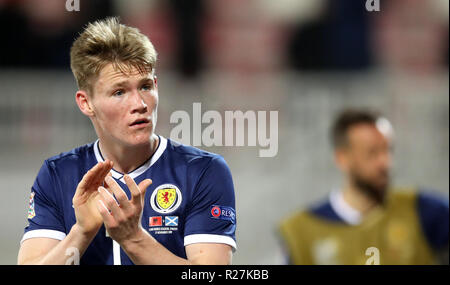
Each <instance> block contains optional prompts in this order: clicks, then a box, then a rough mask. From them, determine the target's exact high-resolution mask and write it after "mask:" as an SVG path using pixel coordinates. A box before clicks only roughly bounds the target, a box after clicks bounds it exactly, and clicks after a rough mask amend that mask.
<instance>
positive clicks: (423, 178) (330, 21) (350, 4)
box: [0, 0, 449, 264]
mask: <svg viewBox="0 0 450 285" xmlns="http://www.w3.org/2000/svg"><path fill="white" fill-rule="evenodd" d="M65 2H66V1H65V0H0V33H1V35H2V39H1V45H0V134H1V135H0V161H1V163H0V195H1V199H0V211H1V216H0V218H1V219H0V229H1V230H0V264H15V263H16V257H17V252H18V248H19V241H20V239H21V237H22V233H23V228H24V226H25V225H26V213H27V207H28V199H29V192H30V187H31V185H32V183H33V181H34V179H35V176H36V174H37V171H38V170H39V168H40V166H41V164H42V162H43V160H44V159H46V158H48V157H49V156H52V155H55V154H57V153H60V152H62V151H67V150H69V149H71V148H73V147H75V146H78V145H81V144H85V143H87V142H91V141H93V140H94V139H95V138H96V137H95V133H94V131H93V128H92V127H91V123H90V121H89V120H88V119H87V118H85V117H84V116H83V115H82V114H81V112H79V110H78V108H77V106H76V104H75V100H74V94H75V91H76V85H75V81H74V79H73V77H72V74H71V72H70V67H69V48H70V46H71V43H72V41H73V39H74V38H75V37H76V35H77V33H78V32H79V31H80V30H81V29H82V27H83V26H84V25H85V24H86V23H87V22H89V21H93V20H95V19H99V18H104V17H106V16H110V15H118V16H120V17H121V19H122V21H123V22H125V23H128V24H131V25H134V26H137V27H139V28H140V29H141V31H143V32H144V33H145V34H147V35H148V36H149V38H150V39H151V41H152V42H153V44H154V45H155V47H156V49H157V51H158V52H159V65H158V67H157V74H158V83H159V96H160V106H159V114H158V115H159V118H158V119H159V121H158V125H157V132H158V133H159V134H162V135H163V136H166V137H169V134H170V130H171V128H173V127H174V125H171V124H170V123H169V118H170V114H171V113H172V112H174V111H176V110H185V111H187V112H188V113H190V114H192V104H193V103H194V102H201V103H202V110H203V112H204V111H206V110H217V111H219V112H221V113H222V114H223V112H224V111H225V110H241V111H243V112H245V111H247V110H254V111H257V110H265V111H279V146H278V154H277V155H276V156H275V157H273V158H260V157H259V156H258V148H257V147H213V148H207V147H203V148H204V149H206V150H209V151H213V152H216V153H219V154H221V155H223V156H224V157H225V159H226V160H227V162H228V164H229V166H230V168H231V171H232V173H233V177H234V183H235V190H236V198H237V213H238V230H237V242H238V250H237V252H236V254H235V255H234V259H233V262H234V264H277V263H280V262H281V261H282V258H281V256H280V254H279V250H278V247H277V239H276V235H275V226H276V224H277V222H278V221H279V220H280V219H281V218H282V217H284V216H285V215H287V214H289V213H291V212H292V211H294V210H296V209H299V208H302V207H306V206H307V205H309V204H311V203H315V202H317V201H318V200H320V199H322V198H324V197H325V196H326V195H327V194H328V192H329V191H330V190H331V189H332V188H333V187H336V186H339V182H340V180H339V179H340V178H339V173H338V172H337V170H336V169H335V167H334V164H333V159H332V153H331V148H330V146H329V140H328V129H329V126H330V123H331V120H332V119H333V117H334V115H335V114H336V112H337V111H339V110H341V109H342V108H344V107H349V106H355V107H356V106H362V107H373V108H378V109H380V110H381V111H382V112H383V113H384V114H386V116H387V117H388V118H389V119H390V120H391V121H392V123H393V125H394V128H395V131H396V133H395V134H396V136H395V150H394V151H395V152H394V159H395V167H394V175H393V184H395V185H406V186H423V187H426V188H428V189H431V190H430V191H436V192H439V193H440V194H441V195H442V196H443V197H444V198H446V199H448V193H449V175H448V173H449V85H448V84H449V78H448V19H449V15H448V11H449V7H448V5H449V2H448V0H408V1H407V0H389V1H384V0H381V1H380V2H381V3H380V8H381V10H380V11H379V12H376V11H375V12H368V11H367V10H366V7H365V2H366V1H365V0H354V1H351V0H277V1H271V0H248V1H238V0H226V1H225V0H224V1H217V0H216V1H214V0H204V1H201V0H190V1H176V0H172V1H170V0H152V1H150V0H146V1H144V0H134V1H129V0H127V1H125V0H95V1H86V0H81V1H80V11H78V12H76V11H74V12H68V11H66V10H65Z"/></svg>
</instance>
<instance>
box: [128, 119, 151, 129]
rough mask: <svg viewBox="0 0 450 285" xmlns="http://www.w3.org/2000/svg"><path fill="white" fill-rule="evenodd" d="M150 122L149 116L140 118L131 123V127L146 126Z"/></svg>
mask: <svg viewBox="0 0 450 285" xmlns="http://www.w3.org/2000/svg"><path fill="white" fill-rule="evenodd" d="M148 123H150V120H149V119H147V118H140V119H137V120H134V121H133V122H132V123H131V124H130V127H139V126H146V125H147V124H148Z"/></svg>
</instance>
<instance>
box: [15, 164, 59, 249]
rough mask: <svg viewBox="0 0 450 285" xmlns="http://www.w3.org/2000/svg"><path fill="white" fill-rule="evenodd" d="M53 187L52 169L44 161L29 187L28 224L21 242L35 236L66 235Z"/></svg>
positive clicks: (53, 236) (54, 236) (51, 236)
mask: <svg viewBox="0 0 450 285" xmlns="http://www.w3.org/2000/svg"><path fill="white" fill-rule="evenodd" d="M55 187H56V185H55V182H54V181H53V175H52V169H51V168H50V166H49V165H48V162H47V161H45V162H44V164H43V165H42V167H41V169H40V170H39V173H38V175H37V177H36V180H35V181H34V184H33V186H32V188H31V194H30V200H29V205H28V217H27V218H28V226H27V227H26V228H25V231H24V236H23V238H22V240H21V242H23V241H24V240H26V239H29V238H36V237H46V238H53V239H58V240H62V239H64V237H65V236H66V234H65V227H64V220H63V215H62V213H61V211H60V208H59V207H58V204H57V203H56V197H55V192H56V191H55Z"/></svg>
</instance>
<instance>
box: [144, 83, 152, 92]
mask: <svg viewBox="0 0 450 285" xmlns="http://www.w3.org/2000/svg"><path fill="white" fill-rule="evenodd" d="M152 88H153V85H152V84H148V83H147V84H144V85H142V87H141V90H143V91H150V90H152Z"/></svg>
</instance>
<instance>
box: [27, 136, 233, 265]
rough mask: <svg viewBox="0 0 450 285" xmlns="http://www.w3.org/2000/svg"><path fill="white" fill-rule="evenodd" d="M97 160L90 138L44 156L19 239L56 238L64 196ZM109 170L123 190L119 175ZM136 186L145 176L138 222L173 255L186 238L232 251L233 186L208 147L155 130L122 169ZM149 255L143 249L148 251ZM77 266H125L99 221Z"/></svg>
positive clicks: (66, 224)
mask: <svg viewBox="0 0 450 285" xmlns="http://www.w3.org/2000/svg"><path fill="white" fill-rule="evenodd" d="M100 161H104V159H103V157H102V154H101V152H100V149H99V147H98V141H96V142H95V143H91V144H88V145H84V146H81V147H79V148H76V149H73V150H72V151H70V152H66V153H62V154H60V155H58V156H55V157H52V158H50V159H47V160H46V161H45V162H44V164H43V166H42V168H41V169H40V171H39V174H38V175H37V178H36V180H35V182H34V185H33V187H32V191H31V197H30V207H29V210H28V223H29V224H28V226H27V227H26V228H25V234H24V236H23V238H22V241H24V240H26V239H29V238H34V237H47V238H53V239H58V240H62V239H64V237H65V236H66V235H67V234H68V233H69V232H70V230H71V228H72V226H73V225H74V224H75V222H76V219H75V212H74V209H73V207H72V198H73V196H74V194H75V190H76V188H77V185H78V183H79V182H80V181H81V179H82V177H83V175H84V174H85V173H86V172H87V171H88V170H89V169H91V168H92V167H93V166H94V165H95V164H96V163H97V162H100ZM111 173H112V176H113V177H114V179H115V180H116V181H117V182H118V183H119V185H120V186H121V187H122V189H124V191H125V192H126V193H127V195H128V198H130V197H131V196H130V191H129V189H128V187H127V185H126V183H125V181H124V179H123V174H122V173H119V172H117V171H115V170H114V169H113V170H111ZM128 175H129V176H131V177H132V178H133V179H134V180H135V181H136V183H137V184H139V183H140V182H141V181H142V180H144V179H146V178H150V179H152V181H153V183H152V185H150V186H149V187H148V188H147V191H146V194H145V205H144V209H143V214H142V227H143V228H144V229H146V230H147V231H148V232H149V233H150V234H151V235H152V236H153V237H154V238H155V239H156V240H157V241H158V242H160V243H161V244H162V245H163V246H165V247H166V248H167V249H168V250H170V251H171V252H172V253H174V254H175V255H177V256H179V257H183V258H186V252H185V248H184V247H185V246H186V245H188V244H193V243H203V242H212V243H224V244H228V245H230V246H231V247H232V248H233V250H235V249H236V242H235V230H236V212H235V196H234V187H233V181H232V177H231V173H230V170H229V168H228V166H227V164H226V162H225V160H224V159H223V158H222V157H221V156H219V155H217V154H213V153H209V152H206V151H202V150H199V149H197V148H194V147H191V146H185V145H180V144H178V143H176V142H174V141H171V140H169V139H165V138H164V137H161V136H159V145H158V148H157V150H156V152H155V153H154V154H153V156H152V157H151V158H150V160H148V161H147V162H145V163H144V164H143V165H142V166H140V167H139V168H137V169H136V170H134V171H132V172H130V173H129V174H128ZM149 254H151V253H149ZM80 264H132V261H131V260H130V258H129V257H128V256H127V255H126V254H125V252H124V251H123V250H122V249H120V247H119V245H118V243H116V242H115V241H113V240H112V239H111V238H110V237H108V236H107V233H106V230H105V227H104V226H102V227H101V228H100V230H99V232H98V234H97V235H96V236H95V238H94V240H93V241H92V243H91V244H90V245H89V247H88V248H87V250H86V252H85V253H84V255H83V256H82V258H81V261H80Z"/></svg>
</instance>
